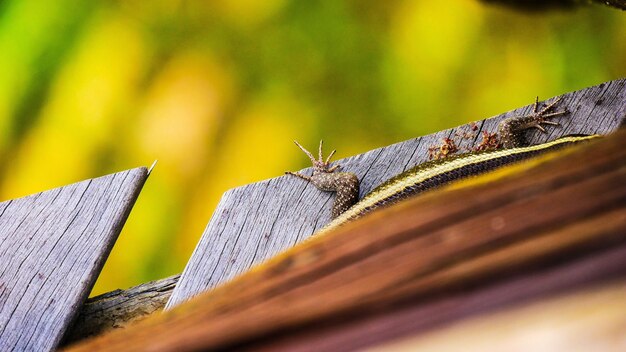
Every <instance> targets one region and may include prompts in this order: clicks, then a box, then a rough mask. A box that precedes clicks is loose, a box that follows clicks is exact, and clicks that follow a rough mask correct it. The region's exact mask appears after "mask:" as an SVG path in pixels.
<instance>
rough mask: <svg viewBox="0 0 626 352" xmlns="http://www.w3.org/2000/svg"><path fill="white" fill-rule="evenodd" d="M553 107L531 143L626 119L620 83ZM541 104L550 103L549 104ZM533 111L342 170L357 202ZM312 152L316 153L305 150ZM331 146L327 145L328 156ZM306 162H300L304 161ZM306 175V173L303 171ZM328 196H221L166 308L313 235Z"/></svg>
mask: <svg viewBox="0 0 626 352" xmlns="http://www.w3.org/2000/svg"><path fill="white" fill-rule="evenodd" d="M561 97H562V100H561V102H560V103H559V104H558V108H559V109H562V108H567V109H568V110H569V111H570V113H569V114H568V115H565V116H563V117H560V118H559V119H558V120H557V121H558V122H559V123H561V126H560V127H559V128H549V129H548V133H546V134H543V133H540V132H539V131H536V132H530V133H529V135H528V137H529V140H530V141H531V142H532V143H544V142H547V141H550V140H553V139H555V138H558V137H560V136H563V135H567V134H578V133H583V134H596V133H597V134H607V133H610V132H611V131H614V130H615V129H617V128H618V126H619V124H620V123H621V121H622V119H623V118H624V117H625V116H626V79H621V80H616V81H611V82H607V83H603V84H600V85H598V86H594V87H590V88H586V89H583V90H580V91H576V92H572V93H568V94H564V95H562V96H561ZM547 101H551V99H548V100H547ZM531 111H532V104H529V105H527V106H524V107H521V108H518V109H515V110H512V111H509V112H506V113H503V114H500V115H497V116H495V117H492V118H490V119H486V120H483V121H479V122H477V123H476V126H477V127H478V130H477V131H474V132H475V133H476V138H474V139H460V138H454V136H455V133H457V132H459V133H465V132H472V128H471V124H467V125H463V126H459V127H456V128H452V129H448V130H444V131H440V132H437V133H433V134H431V135H427V136H423V137H418V138H414V139H411V140H407V141H404V142H401V143H397V144H393V145H390V146H387V147H384V148H379V149H376V150H372V151H369V152H366V153H363V154H360V155H356V156H353V157H349V158H346V159H342V160H339V161H338V163H339V164H341V165H342V166H343V170H345V171H350V172H354V173H356V174H357V175H358V177H359V179H360V180H361V191H360V196H361V197H362V196H363V195H364V194H366V193H368V192H370V191H371V190H372V189H373V188H375V187H376V186H377V185H379V184H380V183H382V182H384V181H385V180H387V179H389V178H390V177H392V176H394V175H396V174H398V173H401V172H403V171H405V170H406V169H408V168H410V167H412V166H414V165H417V164H419V163H422V162H424V161H426V160H428V148H429V147H432V146H436V145H439V144H441V140H442V138H444V137H451V138H454V139H456V140H457V142H459V143H458V144H459V145H460V146H461V147H471V146H475V145H478V144H479V142H480V140H481V137H480V132H481V131H489V132H495V131H496V128H497V125H498V123H499V122H500V121H502V120H503V119H505V118H507V117H512V116H520V115H525V114H528V113H530V112H531ZM308 147H309V149H315V146H308ZM331 148H332V146H329V149H331ZM303 157H304V156H303ZM302 172H303V173H305V174H308V175H310V174H311V170H310V169H305V170H303V171H302ZM332 201H333V195H332V194H330V193H326V192H321V191H319V190H317V189H316V188H315V187H314V186H312V185H311V184H307V183H306V182H303V181H302V180H299V179H296V178H294V177H288V176H281V177H277V178H273V179H269V180H266V181H262V182H258V183H254V184H250V185H246V186H242V187H239V188H235V189H232V190H229V191H227V192H226V193H224V195H223V196H222V199H221V201H220V203H219V204H218V206H217V208H216V210H215V212H214V213H213V216H212V218H211V220H210V222H209V224H208V225H207V227H206V229H205V231H204V233H203V235H202V237H201V239H200V241H199V243H198V245H197V246H196V249H195V250H194V252H193V255H192V257H191V259H190V260H189V262H188V263H187V266H186V268H185V270H184V272H183V274H182V276H181V279H180V281H179V283H178V285H177V286H176V288H175V289H174V292H173V294H172V296H171V297H170V300H169V301H168V304H167V305H166V309H168V308H171V307H173V306H175V305H177V304H179V303H181V302H182V301H184V300H187V299H189V298H190V297H192V296H194V295H196V294H198V293H200V292H202V291H204V290H206V289H210V288H212V287H215V286H216V285H218V284H220V283H222V282H225V281H227V280H229V279H231V278H233V277H234V276H236V275H238V274H240V273H242V272H244V271H246V270H247V269H249V268H250V267H251V266H252V265H254V264H257V263H259V262H261V261H263V260H265V259H267V258H269V257H271V256H273V255H275V254H276V253H278V252H281V251H283V250H285V249H287V248H289V247H291V246H293V245H295V244H296V243H298V242H299V241H302V240H303V239H305V238H307V237H309V236H311V235H312V234H313V233H314V232H315V231H316V230H318V229H320V228H321V227H322V226H324V225H325V224H326V223H327V222H328V221H329V220H330V209H331V205H332Z"/></svg>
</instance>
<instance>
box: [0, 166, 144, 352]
mask: <svg viewBox="0 0 626 352" xmlns="http://www.w3.org/2000/svg"><path fill="white" fill-rule="evenodd" d="M146 177H147V170H146V169H145V168H137V169H132V170H127V171H124V172H120V173H116V174H111V175H108V176H104V177H100V178H95V179H91V180H87V181H83V182H79V183H75V184H72V185H69V186H65V187H61V188H57V189H53V190H49V191H46V192H42V193H38V194H34V195H31V196H28V197H24V198H19V199H14V200H9V201H6V202H2V203H0V263H1V264H0V350H2V351H50V350H53V349H54V348H55V347H56V346H57V344H58V342H59V340H60V339H61V337H62V336H63V333H64V332H65V330H66V329H67V327H68V326H69V324H70V322H71V320H72V319H73V318H74V317H75V316H76V313H77V312H78V309H79V308H80V306H81V305H82V303H83V302H84V301H85V300H86V299H87V295H88V294H89V291H90V290H91V288H92V286H93V284H94V282H95V280H96V278H97V276H98V274H99V273H100V270H101V269H102V266H103V265H104V262H105V260H106V258H107V256H108V254H109V252H110V250H111V248H112V246H113V243H114V242H115V240H116V239H117V236H118V234H119V232H120V230H121V229H122V226H123V225H124V222H125V221H126V218H127V217H128V214H129V212H130V210H131V208H132V206H133V204H134V203H135V200H136V198H137V196H138V194H139V191H140V189H141V187H142V186H143V184H144V182H145V180H146Z"/></svg>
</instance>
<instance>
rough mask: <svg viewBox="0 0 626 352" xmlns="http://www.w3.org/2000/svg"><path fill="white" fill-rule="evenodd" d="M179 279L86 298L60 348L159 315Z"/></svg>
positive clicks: (173, 277) (159, 281) (165, 280)
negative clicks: (155, 313)
mask: <svg viewBox="0 0 626 352" xmlns="http://www.w3.org/2000/svg"><path fill="white" fill-rule="evenodd" d="M179 277H180V275H174V276H170V277H167V278H165V279H161V280H156V281H151V282H148V283H145V284H141V285H138V286H135V287H131V288H129V289H127V290H115V291H111V292H107V293H105V294H102V295H99V296H96V297H92V298H89V299H88V300H87V302H85V304H84V305H83V306H82V307H81V308H80V312H79V314H78V318H76V321H75V322H74V324H72V326H71V327H70V329H69V330H68V331H67V333H66V334H65V337H64V338H63V341H62V345H67V344H70V343H75V342H77V341H80V340H83V339H85V338H88V337H91V336H95V335H98V334H102V333H104V332H107V331H110V330H114V329H123V328H125V327H126V326H128V325H129V324H130V323H133V322H136V321H140V320H142V319H144V318H146V317H148V316H149V315H150V314H152V313H154V312H157V311H160V310H162V309H163V307H165V303H167V300H168V299H169V298H170V296H171V295H172V291H173V290H174V287H175V286H176V283H177V282H178V278H179Z"/></svg>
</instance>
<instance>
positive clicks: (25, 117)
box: [0, 0, 626, 295]
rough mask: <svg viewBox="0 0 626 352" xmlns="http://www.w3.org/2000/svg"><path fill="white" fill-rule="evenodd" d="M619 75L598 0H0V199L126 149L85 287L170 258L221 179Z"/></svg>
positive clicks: (112, 168)
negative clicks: (106, 230)
mask: <svg viewBox="0 0 626 352" xmlns="http://www.w3.org/2000/svg"><path fill="white" fill-rule="evenodd" d="M624 76H626V21H625V17H624V14H623V13H621V11H618V10H614V9H611V8H608V7H607V8H605V7H602V6H590V7H584V8H580V9H577V10H573V11H548V12H541V13H532V14H529V13H520V12H515V11H512V10H509V9H506V8H501V7H494V6H487V5H485V4H483V3H480V2H477V1H474V0H458V1H454V2H450V1H432V0H430V1H429V0H421V1H420V0H414V1H411V0H406V1H400V0H393V1H374V0H365V1H355V0H346V1H338V0H320V1H295V0H263V1H255V0H240V1H228V0H218V1H182V0H155V1H133V0H129V1H76V0H57V1H49V2H41V1H38V0H2V1H0V200H6V199H10V198H16V197H20V196H24V195H27V194H31V193H35V192H39V191H41V190H45V189H49V188H53V187H57V186H60V185H64V184H68V183H72V182H75V181H79V180H83V179H86V178H91V177H96V176H100V175H104V174H107V173H111V172H116V171H120V170H123V169H127V168H132V167H136V166H141V165H146V166H147V165H150V164H151V163H152V161H153V160H154V159H159V164H158V166H157V168H156V169H155V171H154V173H153V174H152V175H151V176H150V179H149V180H148V182H147V184H146V185H145V188H144V190H143V192H142V193H141V195H140V197H139V200H138V202H137V204H136V205H135V208H134V210H133V212H132V213H131V216H130V218H129V220H128V222H127V225H126V227H125V228H124V230H123V231H122V234H121V236H120V239H119V241H118V242H117V244H116V245H115V247H114V249H113V252H112V253H111V257H110V258H109V260H108V262H107V263H106V266H105V268H104V271H103V272H102V274H101V276H100V278H99V280H98V282H97V284H96V287H95V288H94V291H93V292H92V295H93V294H98V293H102V292H105V291H108V290H112V289H115V288H126V287H129V286H132V285H135V284H139V283H142V282H145V281H148V280H152V279H158V278H161V277H164V276H167V275H171V274H175V273H177V272H180V271H182V270H183V268H184V265H185V263H186V262H187V260H188V258H189V256H190V255H191V252H192V251H193V249H194V247H195V244H196V242H197V241H198V239H199V237H200V235H201V234H202V231H203V229H204V227H205V225H206V223H207V222H208V220H209V218H210V216H211V213H212V211H213V209H214V208H215V206H216V204H217V202H218V201H219V199H220V196H221V194H222V193H223V192H224V191H225V190H227V189H229V188H232V187H236V186H239V185H243V184H246V183H250V182H254V181H258V180H262V179H265V178H269V177H275V176H279V175H281V174H282V173H283V172H284V171H285V170H297V169H300V168H303V167H306V166H308V160H306V158H305V156H304V155H303V154H301V153H300V151H299V150H298V149H297V148H296V147H295V146H294V145H293V142H292V141H293V140H294V139H297V140H299V141H300V142H302V143H303V144H304V145H305V146H308V147H310V148H313V149H314V148H315V145H317V142H318V141H319V139H321V138H323V139H324V140H325V142H326V145H327V146H328V147H329V148H336V149H338V154H337V158H341V157H345V156H348V155H352V154H357V153H361V152H364V151H366V150H369V149H372V148H376V147H380V146H384V145H388V144H391V143H395V142H398V141H401V140H405V139H408V138H412V137H416V136H419V135H423V134H427V133H431V132H434V131H437V130H440V129H444V128H448V127H452V126H455V125H458V124H462V123H465V122H468V121H472V120H478V119H482V118H485V117H489V116H492V115H495V114H497V113H500V112H503V111H507V110H510V109H513V108H516V107H519V106H522V105H526V104H529V103H531V102H533V100H534V98H535V96H537V95H538V96H540V97H542V98H548V97H552V96H554V95H559V94H562V93H565V92H568V91H572V90H577V89H581V88H584V87H587V86H591V85H595V84H599V83H601V82H604V81H608V80H612V79H617V78H621V77H624Z"/></svg>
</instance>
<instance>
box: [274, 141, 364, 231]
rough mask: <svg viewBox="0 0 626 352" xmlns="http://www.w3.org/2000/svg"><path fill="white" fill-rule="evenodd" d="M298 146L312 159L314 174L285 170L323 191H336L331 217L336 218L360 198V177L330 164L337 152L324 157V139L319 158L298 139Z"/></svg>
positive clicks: (321, 143) (321, 142)
mask: <svg viewBox="0 0 626 352" xmlns="http://www.w3.org/2000/svg"><path fill="white" fill-rule="evenodd" d="M294 143H296V145H297V146H298V148H300V149H301V150H302V151H303V152H304V153H305V154H306V155H307V156H308V157H309V159H310V160H311V163H312V164H313V175H311V176H306V175H303V174H301V173H298V172H291V171H287V172H285V173H286V174H288V175H293V176H296V177H299V178H301V179H304V180H307V181H309V182H311V183H312V184H313V185H314V186H315V187H317V188H318V189H320V190H322V191H327V192H336V193H337V197H336V198H335V203H334V204H333V209H332V212H331V218H333V219H334V218H336V217H337V216H339V215H340V214H341V213H343V212H344V211H346V210H348V209H349V208H350V207H351V206H352V205H354V203H356V202H357V200H358V199H359V179H358V178H357V176H356V175H355V174H353V173H351V172H335V170H337V169H338V168H339V167H340V165H338V164H336V165H333V166H331V165H330V158H331V157H332V156H333V155H334V154H335V150H333V151H332V152H331V153H330V154H329V155H328V157H326V160H324V158H323V153H322V146H323V141H320V146H319V153H318V159H315V157H313V154H311V152H309V151H308V150H306V149H305V148H304V147H303V146H301V145H300V144H299V143H298V142H297V141H294Z"/></svg>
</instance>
